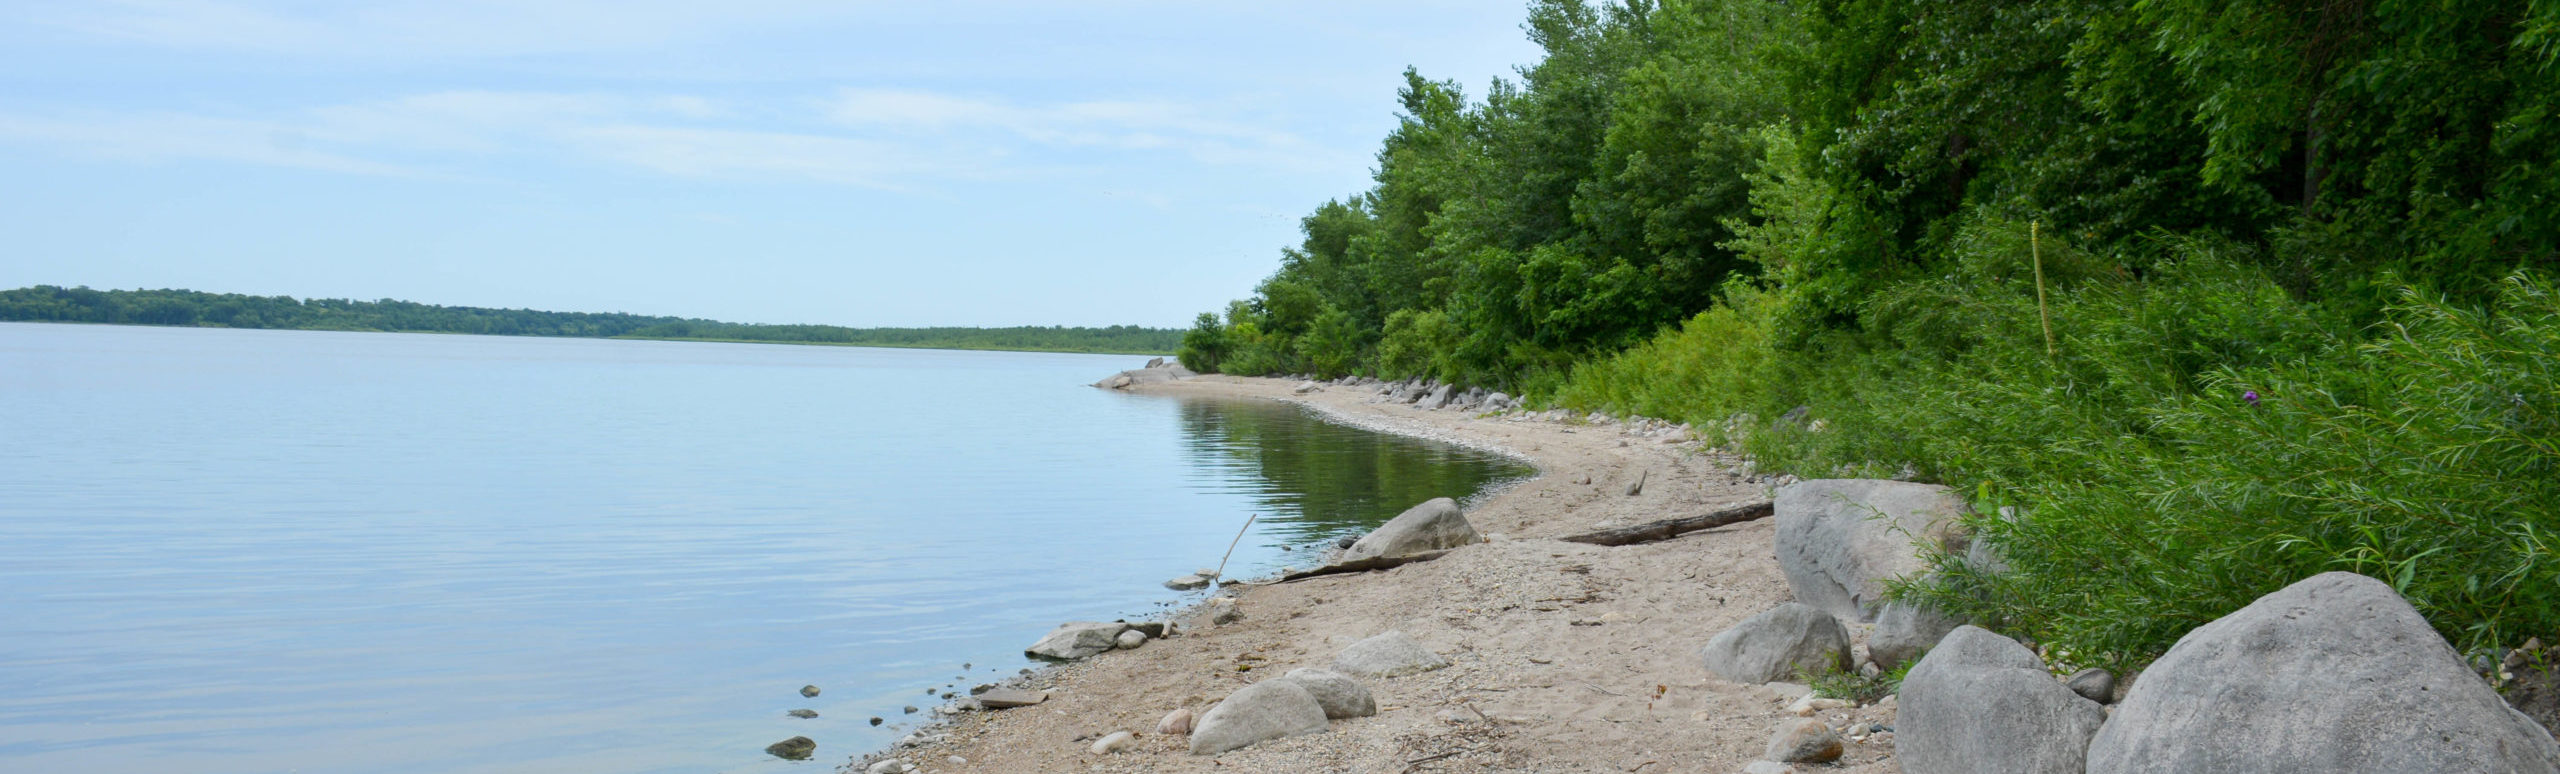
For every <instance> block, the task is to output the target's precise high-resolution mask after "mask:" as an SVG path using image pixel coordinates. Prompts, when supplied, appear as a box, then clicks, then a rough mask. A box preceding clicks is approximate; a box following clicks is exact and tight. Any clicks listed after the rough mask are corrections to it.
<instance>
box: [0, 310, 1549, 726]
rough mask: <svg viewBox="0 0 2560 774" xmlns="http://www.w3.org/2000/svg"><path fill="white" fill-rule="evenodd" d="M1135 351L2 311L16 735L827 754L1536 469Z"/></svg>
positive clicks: (0, 518) (8, 604) (8, 631)
mask: <svg viewBox="0 0 2560 774" xmlns="http://www.w3.org/2000/svg"><path fill="white" fill-rule="evenodd" d="M1144 360H1145V358H1143V357H1130V356H1100V355H1060V354H1030V353H1004V352H953V351H942V350H896V349H864V348H851V347H798V346H776V345H754V344H706V343H678V342H649V341H604V340H587V339H538V338H504V337H480V336H441V335H424V334H382V333H335V332H304V331H253V330H220V329H193V328H140V327H110V326H77V325H46V324H30V323H0V771H10V772H21V771H23V772H52V771H62V772H68V771H81V772H106V773H110V774H112V773H115V772H136V773H142V772H148V773H149V774H198V773H228V772H284V771H329V772H341V771H345V772H558V771H580V772H662V771H663V772H675V771H682V772H702V771H735V772H780V771H796V772H811V773H812V774H815V773H817V772H827V771H832V770H833V769H834V767H835V766H836V765H838V764H840V763H842V762H843V761H844V760H845V759H846V758H847V757H848V756H851V755H854V754H857V753H860V752H863V751H866V750H869V749H874V748H877V747H880V746H882V745H885V744H887V743H889V742H892V741H894V740H895V739H897V738H898V737H899V736H902V735H903V734H904V733H906V731H907V730H908V729H910V728H912V727H913V724H915V723H916V722H918V719H919V718H922V717H924V716H925V714H922V713H920V714H918V715H906V714H903V713H902V712H901V708H902V707H905V706H909V705H912V706H916V707H919V708H930V707H931V706H932V705H933V704H934V703H935V701H933V700H932V699H930V698H929V697H927V696H926V695H925V694H926V693H927V691H928V690H934V691H940V690H961V691H965V690H966V687H967V686H969V685H971V684H975V683H978V682H985V681H989V680H994V679H997V678H1001V677H1005V676H1010V675H1012V674H1014V673H1015V671H1016V670H1019V669H1022V668H1024V667H1027V666H1031V664H1030V663H1029V662H1027V661H1026V660H1025V659H1024V657H1023V656H1022V653H1021V651H1022V648H1023V647H1024V646H1026V645H1029V644H1031V642H1032V641H1034V640H1036V639H1038V638H1039V636H1040V635H1041V634H1043V633H1045V632H1047V631H1048V630H1049V628H1050V627H1052V626H1054V625H1055V624H1057V623H1059V622H1062V621H1068V620H1111V619H1112V618H1115V617H1124V616H1125V617H1137V616H1149V615H1154V614H1157V613H1159V612H1160V611H1162V610H1163V609H1165V608H1166V607H1167V606H1168V605H1174V604H1180V603H1185V602H1188V601H1191V600H1196V599H1197V598H1198V597H1199V596H1200V593H1196V592H1195V593H1192V594H1183V593H1178V592H1173V591H1168V590H1166V589H1164V588H1163V587H1162V586H1161V585H1160V584H1161V582H1162V581H1164V580H1165V579H1167V578H1171V577H1174V576H1177V575H1181V574H1184V573H1186V572H1189V571H1190V570H1192V569H1194V568H1199V567H1211V566H1215V565H1216V564H1217V563H1218V558H1219V555H1220V554H1221V553H1222V552H1224V551H1225V550H1226V549H1227V546H1228V542H1229V540H1230V539H1232V538H1234V537H1235V534H1236V530H1237V528H1238V527H1239V526H1240V525H1242V524H1243V522H1244V520H1245V517H1246V516H1247V515H1248V514H1262V520H1261V521H1260V522H1258V523H1257V524H1256V525H1255V526H1254V528H1253V530H1252V532H1251V533H1250V534H1248V535H1247V536H1246V537H1245V539H1244V542H1243V545H1242V546H1241V547H1239V548H1237V549H1236V556H1235V559H1234V560H1233V562H1232V563H1231V565H1230V572H1229V574H1230V575H1231V576H1241V575H1252V574H1267V573H1269V572H1271V571H1274V570H1276V569H1278V568H1280V567H1282V566H1286V565H1290V564H1293V563H1294V564H1297V565H1300V566H1305V565H1307V564H1310V563H1311V558H1310V557H1311V555H1312V554H1311V549H1312V547H1313V546H1315V545H1316V544H1319V543H1323V542H1326V541H1329V540H1332V539H1335V538H1337V537H1339V536H1342V535H1347V534H1356V533H1358V532H1360V531H1363V530H1365V529H1367V528H1369V527H1371V526H1374V525H1376V524H1378V523H1380V522H1382V521H1384V520H1385V519H1386V518H1388V517H1391V516H1393V515H1394V514H1395V513H1396V512H1398V511H1400V510H1402V509H1403V508H1405V507H1407V506H1410V505H1412V504H1413V503H1416V502H1420V501H1421V500H1424V499H1428V498H1430V497H1436V496H1457V497H1465V496H1468V495H1469V494H1471V493H1476V492H1481V491H1486V490H1487V489H1488V488H1489V487H1494V486H1498V485H1499V484H1500V483H1502V482H1505V481H1508V480H1514V479H1516V478H1518V477H1520V476H1522V475H1526V474H1528V473H1529V472H1530V471H1529V470H1528V469H1526V468H1525V467H1522V466H1520V465H1518V464H1517V463H1514V462H1511V461H1509V460H1506V459H1503V458H1500V457H1496V456H1492V455H1488V454H1484V453H1480V452H1475V451H1470V450H1466V449H1460V448H1456V447H1451V446H1445V445H1437V444H1431V443H1426V442H1421V441H1416V440H1411V439H1405V438H1400V437H1393V436H1385V435H1379V434H1374V433H1369V432H1366V431H1361V430H1356V429H1352V428H1348V427H1344V426H1340V425H1334V424H1330V423H1326V422H1322V421H1319V420H1317V419H1316V418H1315V417H1313V416H1312V415H1310V414H1309V413H1307V412H1305V411H1304V410H1301V409H1298V408H1295V407H1291V406H1286V405H1281V404H1275V403H1268V402H1260V403H1255V402H1201V401H1182V400H1174V399H1168V398H1161V397H1149V396H1133V395H1127V394H1123V393H1116V392H1111V391H1106V390H1097V389H1093V388H1091V387H1088V386H1085V385H1087V384H1090V383H1091V382H1093V381H1094V380H1096V379H1099V378H1102V377H1103V376H1105V375H1108V374H1109V373H1111V372H1113V371H1117V370H1120V369H1123V368H1132V367H1136V366H1137V365H1139V364H1140V363H1142V362H1143V361H1144ZM964 665H965V666H964ZM804 684H815V685H818V686H820V687H821V688H822V689H824V693H822V694H821V695H820V696H818V697H817V698H814V699H804V698H802V697H801V696H800V694H799V692H798V691H799V688H800V687H801V686H802V685H804ZM945 686H956V688H945ZM804 707H805V708H809V709H814V710H817V711H818V712H819V713H820V717H819V718H817V719H814V720H801V719H796V718H791V717H787V716H785V715H784V712H785V711H787V710H790V709H794V708H804ZM873 716H880V717H885V718H888V719H889V722H888V723H887V724H886V725H885V726H883V727H880V728H873V727H871V726H870V724H869V719H870V718H871V717H873ZM795 735H804V736H808V737H810V738H812V739H815V740H817V742H818V753H817V756H816V757H815V758H814V759H812V760H810V761H806V762H789V761H783V760H780V759H776V758H772V757H770V756H767V755H765V754H764V753H763V748H764V746H765V745H767V744H770V743H772V742H775V741H778V740H781V739H784V738H786V737H790V736H795Z"/></svg>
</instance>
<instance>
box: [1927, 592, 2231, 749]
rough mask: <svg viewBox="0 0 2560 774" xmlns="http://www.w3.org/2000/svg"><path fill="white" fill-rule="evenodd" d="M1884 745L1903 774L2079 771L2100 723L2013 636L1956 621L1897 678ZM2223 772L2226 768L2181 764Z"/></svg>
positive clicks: (2089, 706)
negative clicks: (1890, 732)
mask: <svg viewBox="0 0 2560 774" xmlns="http://www.w3.org/2000/svg"><path fill="white" fill-rule="evenodd" d="M1899 696H1900V698H1899V699H1898V700H1897V701H1898V703H1899V704H1900V705H1901V709H1900V714H1899V715H1898V716H1897V719H1896V721H1895V723H1894V737H1893V752H1894V756H1895V757H1898V758H1900V759H1902V770H1903V772H1905V774H1973V772H1984V771H1999V772H2015V773H2016V774H2045V773H2046V772H2051V773H2052V774H2081V772H2080V764H2081V761H2082V760H2083V759H2085V758H2086V757H2087V756H2088V752H2089V738H2090V737H2091V736H2093V735H2096V734H2097V733H2098V727H2099V726H2100V725H2101V724H2104V723H2106V722H2107V711H2106V709H2105V708H2103V707H2100V706H2098V703H2097V702H2093V701H2090V700H2088V699H2083V698H2080V695H2079V694H2076V693H2072V692H2071V689H2069V688H2065V687H2062V683H2060V682H2056V681H2055V680H2054V679H2053V675H2052V673H2050V672H2047V671H2045V668H2044V661H2043V660H2042V659H2039V658H2036V654H2035V653H2033V652H2030V651H2028V650H2027V647H2026V646H2024V645H2020V644H2018V642H2017V641H2016V640H2012V639H2009V638H2007V637H2002V636H2000V635H1997V634H1993V633H1991V632H1990V631H1988V630H1985V629H1981V628H1978V627H1973V626H1961V627H1957V628H1956V630H1955V631H1953V632H1950V633H1948V634H1947V637H1946V639H1943V640H1940V641H1939V642H1938V647H1937V649H1935V650H1931V651H1929V655H1927V656H1923V657H1921V659H1920V663H1919V664H1916V665H1913V666H1912V667H1911V673H1910V674H1909V675H1908V676H1906V677H1904V678H1903V681H1902V689H1901V693H1900V694H1899ZM2182 771H2198V772H2201V771H2230V769H2182Z"/></svg>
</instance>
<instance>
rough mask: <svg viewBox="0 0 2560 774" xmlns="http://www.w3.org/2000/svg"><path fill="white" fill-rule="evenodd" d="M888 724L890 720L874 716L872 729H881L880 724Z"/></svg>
mask: <svg viewBox="0 0 2560 774" xmlns="http://www.w3.org/2000/svg"><path fill="white" fill-rule="evenodd" d="M887 722H889V719H888V718H884V717H880V716H878V715H873V716H871V727H872V728H879V727H880V724H882V723H887Z"/></svg>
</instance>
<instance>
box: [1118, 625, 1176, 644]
mask: <svg viewBox="0 0 2560 774" xmlns="http://www.w3.org/2000/svg"><path fill="white" fill-rule="evenodd" d="M1129 631H1133V632H1137V633H1139V634H1144V635H1147V639H1150V640H1161V639H1164V638H1166V637H1171V636H1173V624H1170V623H1166V622H1163V621H1139V622H1137V623H1133V624H1129Z"/></svg>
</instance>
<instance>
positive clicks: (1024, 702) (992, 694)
mask: <svg viewBox="0 0 2560 774" xmlns="http://www.w3.org/2000/svg"><path fill="white" fill-rule="evenodd" d="M1048 700H1049V692H1048V691H1026V690H1021V689H1017V688H997V689H995V690H991V691H988V692H986V693H981V694H978V706H982V707H985V708H987V709H1012V708H1014V707H1028V706H1031V705H1034V704H1039V703H1041V702H1044V701H1048Z"/></svg>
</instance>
